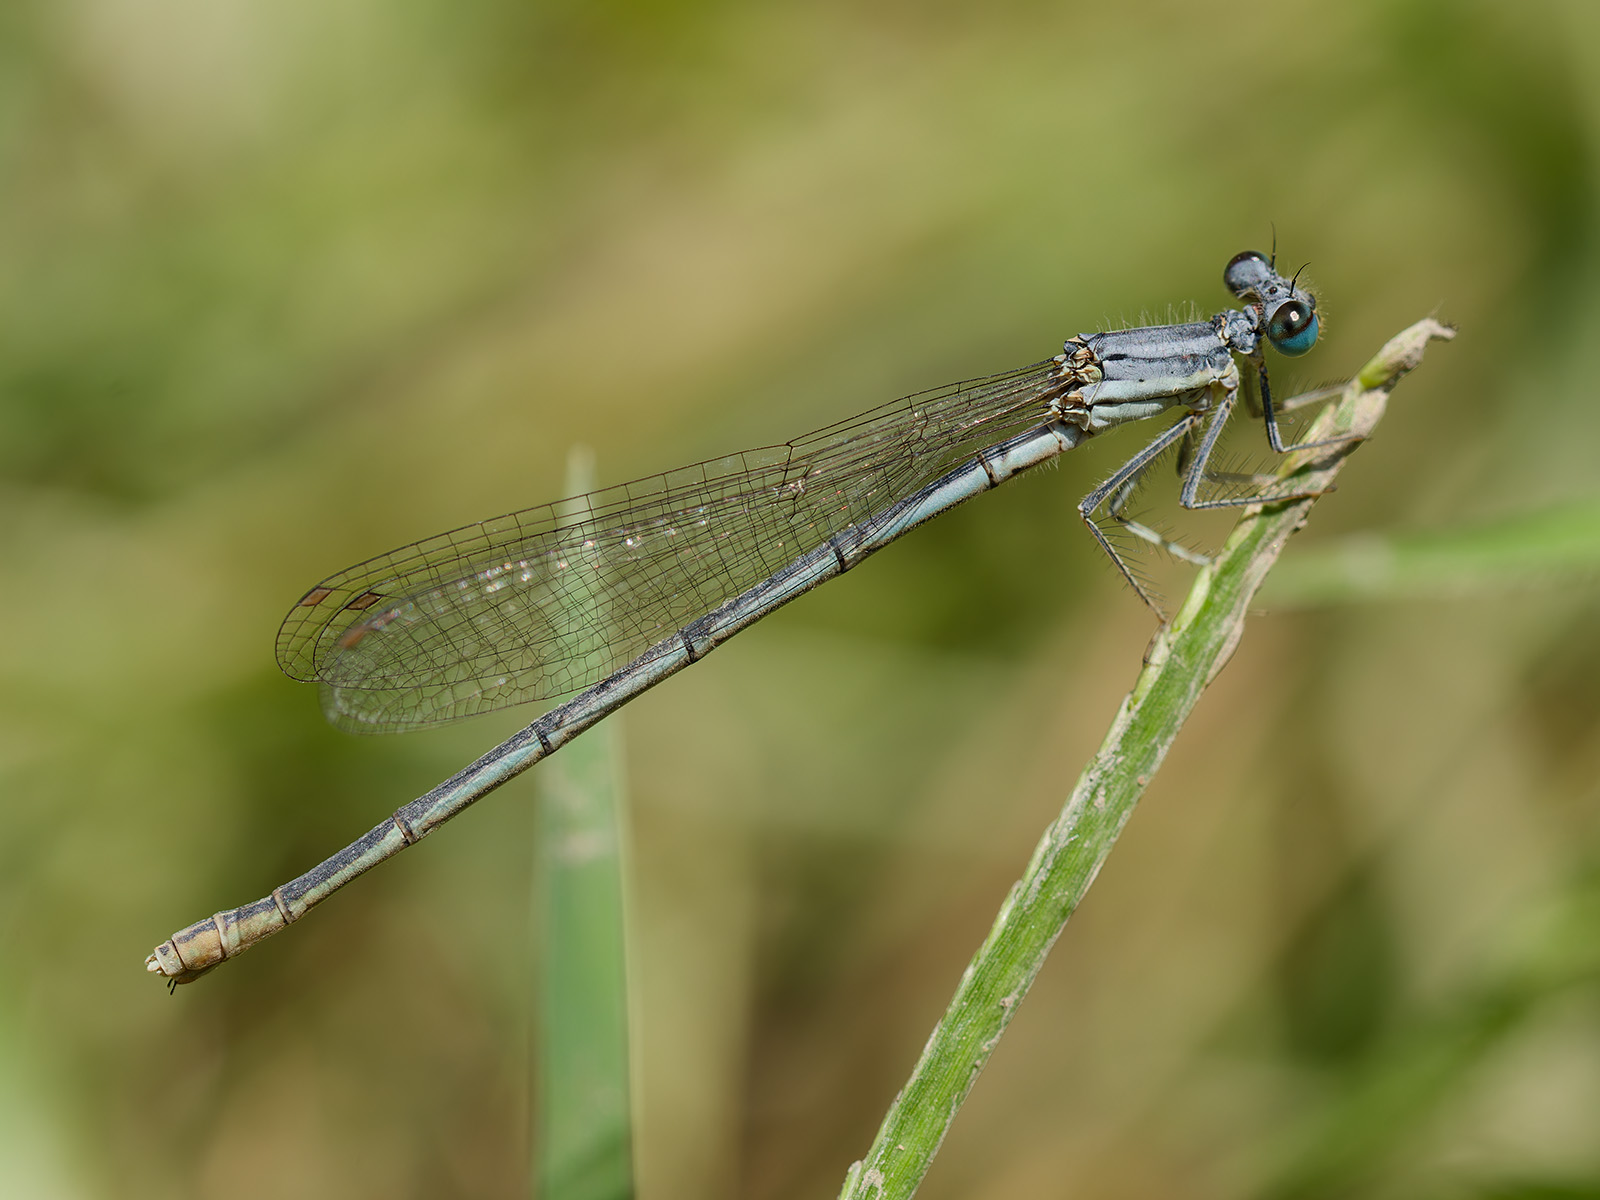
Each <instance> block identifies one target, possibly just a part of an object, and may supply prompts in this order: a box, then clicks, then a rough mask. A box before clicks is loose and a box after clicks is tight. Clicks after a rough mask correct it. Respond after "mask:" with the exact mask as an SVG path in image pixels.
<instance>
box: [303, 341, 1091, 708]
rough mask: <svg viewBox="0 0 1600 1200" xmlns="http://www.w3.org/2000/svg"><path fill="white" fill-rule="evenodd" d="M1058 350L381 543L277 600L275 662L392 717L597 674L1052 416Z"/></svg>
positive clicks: (486, 703) (514, 698) (585, 680)
mask: <svg viewBox="0 0 1600 1200" xmlns="http://www.w3.org/2000/svg"><path fill="white" fill-rule="evenodd" d="M1062 382H1063V381H1062V379H1061V376H1060V373H1059V367H1058V364H1057V363H1056V362H1055V361H1054V360H1046V361H1044V362H1041V363H1036V364H1034V365H1032V366H1029V367H1023V368H1021V369H1019V370H1015V371H1010V372H1007V373H1005V374H1003V375H994V376H990V377H987V378H984V379H976V380H970V381H967V382H965V383H958V384H951V385H948V386H946V387H943V388H938V389H936V390H934V391H930V392H923V393H920V394H917V395H914V396H907V397H905V398H904V399H901V400H896V401H893V402H892V403H890V404H886V405H884V406H882V407H881V408H878V409H874V410H872V411H871V412H868V413H864V414H862V415H861V416H859V417H853V418H851V419H849V420H847V421H843V422H841V423H839V424H837V425H833V426H829V427H828V428H826V429H821V430H818V431H817V432H815V433H812V434H808V435H806V436H805V437H802V438H797V439H796V440H795V441H792V442H789V443H787V444H785V445H782V446H769V447H764V448H761V449H756V450H747V451H745V452H744V453H742V454H735V455H732V456H730V457H728V458H721V459H714V460H712V461H710V462H704V463H700V464H698V465H696V466H691V467H683V468H681V469H679V470H676V471H672V472H669V473H667V474H665V475H655V476H650V477H648V478H645V479H640V480H635V481H634V482H632V483H625V484H621V485H618V486H616V487H610V488H605V489H603V490H601V491H597V492H591V493H590V494H589V495H587V496H579V497H576V498H575V499H572V500H566V501H561V502H559V503H556V504H551V505H545V506H543V507H539V508H530V509H525V510H523V511H521V512H515V513H509V514H507V515H505V516H501V517H495V518H492V519H491V520H487V521H480V522H478V523H477V524H474V525H466V526H463V527H462V528H460V529H455V530H451V531H450V532H449V533H442V534H439V535H437V536H435V537H431V538H427V539H425V540H423V541H420V542H415V543H413V544H412V545H409V546H404V547H401V548H400V549H398V550H392V551H390V552H389V553H388V554H383V555H379V556H378V557H377V558H373V559H369V560H368V561H366V562H364V563H359V564H357V565H356V566H354V567H351V568H349V569H348V570H345V571H341V572H340V573H339V574H337V575H333V576H331V577H329V578H328V579H325V580H323V581H322V582H321V583H319V584H318V585H317V586H316V587H314V588H312V589H311V590H310V591H309V592H307V593H306V594H305V596H304V597H303V598H302V599H301V600H300V601H299V603H297V604H296V605H295V606H294V608H292V609H290V610H289V614H288V616H287V617H285V618H284V622H283V626H282V628H281V629H280V630H279V632H278V662H279V665H280V666H282V668H283V669H284V671H285V672H287V673H288V674H289V675H291V676H293V677H294V678H296V679H304V680H318V681H320V682H321V683H322V684H323V685H324V688H323V699H324V708H325V710H326V712H327V714H328V718H329V720H331V721H333V722H334V723H335V724H336V725H340V726H342V727H344V728H347V729H351V730H355V731H360V732H371V733H378V732H389V731H395V730H401V729H410V728H420V727H422V726H427V725H437V724H442V723H444V722H447V721H454V720H457V719H459V718H461V717H468V716H473V715H475V714H478V713H482V712H488V711H490V710H492V709H497V708H504V707H507V706H509V705H513V704H522V703H524V702H527V701H531V700H545V699H550V698H552V697H556V696H562V695H565V694H568V693H571V692H574V691H577V690H579V689H581V688H584V687H587V686H588V685H590V684H592V683H595V682H597V681H598V680H600V679H603V678H604V677H605V676H606V675H608V674H610V673H611V672H612V671H614V670H616V669H617V668H618V667H620V666H622V665H624V664H625V663H627V662H629V661H630V660H632V659H633V658H636V657H637V656H638V655H639V654H640V653H641V652H643V651H644V650H645V649H646V648H647V647H649V646H650V645H652V644H653V643H655V642H657V641H659V640H660V639H661V638H663V637H665V636H667V635H668V634H670V633H671V632H672V631H673V630H674V629H678V628H681V627H682V626H684V625H686V624H688V623H689V622H690V621H692V620H694V619H695V618H697V617H700V616H703V615H704V614H706V613H708V612H710V611H711V610H712V609H714V608H716V607H717V606H718V605H720V604H721V603H723V602H724V601H726V600H728V599H730V598H732V597H734V596H737V595H739V594H740V593H741V592H744V591H746V590H747V589H749V588H751V587H753V586H754V585H755V584H757V583H759V582H761V581H762V580H763V579H766V578H767V577H769V576H771V575H772V574H774V573H775V572H777V571H778V570H779V569H780V568H781V567H783V566H784V565H785V564H787V563H789V562H790V561H792V560H793V559H794V558H795V557H796V556H798V555H801V554H804V553H806V552H808V551H810V550H813V549H815V548H816V547H818V546H820V545H821V544H822V543H823V542H825V541H827V539H828V538H830V537H832V536H833V535H834V534H836V533H838V532H840V531H841V530H843V529H845V528H847V527H848V526H850V525H853V524H856V523H858V522H861V521H864V520H866V519H867V518H869V517H870V516H872V515H873V514H874V513H876V512H879V511H881V510H882V509H884V508H885V507H887V506H888V505H890V504H892V503H893V502H894V501H895V500H897V499H899V498H901V497H903V496H906V495H909V494H911V493H912V492H915V491H916V490H917V489H918V488H920V487H922V486H924V485H925V484H927V483H929V482H931V481H932V480H934V479H937V478H938V477H939V476H940V475H941V474H943V473H944V472H945V471H947V470H949V469H950V468H951V467H953V466H955V465H956V464H957V463H959V462H961V461H962V460H964V459H966V458H969V457H971V456H972V455H973V454H974V453H976V452H977V451H978V450H980V449H982V448H983V447H984V446H987V445H989V444H991V443H994V442H997V441H1001V440H1003V439H1004V438H1007V437H1010V436H1012V435H1013V434H1016V433H1020V432H1022V431H1024V430H1026V429H1028V428H1029V427H1031V426H1033V425H1037V424H1039V423H1040V422H1042V421H1045V420H1048V419H1049V401H1050V399H1051V397H1052V396H1054V395H1055V394H1057V393H1058V392H1059V391H1060V390H1061V386H1062Z"/></svg>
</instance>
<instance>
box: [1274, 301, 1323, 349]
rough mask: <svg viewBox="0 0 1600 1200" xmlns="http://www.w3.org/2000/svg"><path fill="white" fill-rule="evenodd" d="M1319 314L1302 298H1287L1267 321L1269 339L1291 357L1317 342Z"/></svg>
mask: <svg viewBox="0 0 1600 1200" xmlns="http://www.w3.org/2000/svg"><path fill="white" fill-rule="evenodd" d="M1317 333H1318V328H1317V314H1316V311H1315V310H1314V309H1313V308H1312V307H1311V306H1310V305H1309V304H1306V303H1304V302H1302V301H1300V300H1285V301H1284V302H1283V303H1282V304H1280V305H1278V307H1277V308H1276V309H1274V310H1273V312H1272V316H1271V317H1270V318H1269V319H1268V321H1267V340H1268V341H1270V342H1271V343H1272V344H1273V345H1274V346H1276V347H1277V348H1278V353H1279V354H1286V355H1288V356H1289V357H1290V358H1294V357H1295V356H1297V355H1300V354H1304V353H1305V352H1306V351H1307V350H1310V349H1311V347H1313V346H1315V345H1316V344H1317Z"/></svg>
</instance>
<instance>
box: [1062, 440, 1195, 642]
mask: <svg viewBox="0 0 1600 1200" xmlns="http://www.w3.org/2000/svg"><path fill="white" fill-rule="evenodd" d="M1196 420H1197V418H1196V417H1195V416H1193V415H1192V414H1191V415H1188V416H1185V417H1184V418H1183V419H1182V420H1180V421H1179V422H1178V423H1177V424H1175V425H1173V426H1172V427H1171V428H1170V429H1167V430H1165V431H1164V432H1163V433H1161V434H1160V435H1159V436H1158V437H1156V438H1155V439H1154V440H1153V441H1151V442H1150V443H1149V444H1148V445H1146V446H1145V447H1144V448H1143V449H1141V450H1140V451H1139V452H1138V453H1137V454H1135V455H1134V456H1133V457H1132V458H1130V459H1129V460H1128V461H1127V462H1125V463H1123V464H1122V465H1121V466H1120V467H1118V468H1117V469H1116V470H1115V471H1113V472H1112V473H1111V477H1110V478H1109V479H1107V480H1106V481H1105V482H1104V483H1102V484H1101V485H1100V486H1099V487H1097V488H1095V490H1094V491H1092V492H1090V493H1089V494H1088V495H1087V496H1085V497H1084V498H1083V499H1082V501H1080V502H1079V504H1078V515H1079V516H1080V517H1082V518H1083V523H1084V524H1085V525H1087V526H1088V527H1089V532H1090V533H1092V534H1094V540H1095V541H1097V542H1099V543H1100V549H1102V550H1104V551H1105V552H1106V555H1107V556H1108V557H1109V558H1110V559H1111V561H1112V562H1113V563H1114V564H1115V565H1116V568H1117V571H1118V572H1119V573H1120V574H1121V575H1122V577H1123V578H1124V579H1126V580H1127V581H1128V586H1129V587H1131V588H1132V589H1133V590H1134V592H1135V593H1136V594H1137V595H1138V597H1139V599H1141V600H1143V601H1144V602H1145V604H1146V605H1147V606H1148V607H1149V608H1150V610H1151V611H1152V612H1154V613H1155V614H1156V616H1157V617H1159V618H1161V620H1162V621H1163V622H1164V621H1165V620H1166V616H1165V614H1164V613H1162V611H1161V606H1160V605H1159V604H1157V603H1156V601H1155V598H1154V597H1153V596H1152V595H1151V594H1150V590H1149V589H1148V588H1147V587H1146V586H1145V585H1144V584H1143V583H1142V582H1140V580H1139V579H1138V578H1137V577H1136V576H1135V575H1134V572H1133V569H1132V568H1131V567H1130V566H1129V565H1128V562H1127V560H1126V559H1125V558H1123V556H1122V555H1121V554H1120V553H1118V552H1117V549H1116V547H1114V546H1113V545H1112V544H1111V539H1110V538H1108V537H1106V534H1105V531H1104V530H1103V529H1101V528H1100V524H1099V522H1097V521H1096V520H1095V519H1094V514H1095V512H1096V510H1098V509H1099V508H1100V506H1101V505H1102V504H1104V505H1105V506H1106V515H1107V516H1109V517H1110V518H1111V519H1112V520H1114V521H1116V522H1117V523H1118V524H1119V525H1121V526H1122V527H1123V528H1124V529H1126V530H1127V531H1128V532H1130V533H1132V534H1134V535H1135V536H1137V537H1139V538H1142V539H1144V540H1145V541H1147V542H1150V543H1152V544H1153V545H1157V546H1160V547H1162V548H1163V549H1165V550H1166V551H1167V552H1168V553H1170V554H1174V555H1176V556H1177V557H1179V558H1182V559H1184V560H1186V561H1188V562H1193V563H1197V564H1199V565H1201V566H1204V565H1205V564H1206V563H1207V562H1209V561H1210V560H1209V559H1207V558H1205V557H1203V556H1200V555H1197V554H1195V552H1194V551H1193V550H1190V549H1188V548H1187V547H1185V546H1180V545H1178V544H1177V543H1176V542H1172V541H1169V540H1168V539H1167V538H1164V537H1162V536H1161V535H1160V534H1159V533H1157V532H1156V531H1155V530H1153V529H1151V528H1149V527H1148V526H1146V525H1142V524H1140V523H1139V522H1137V521H1134V520H1131V519H1130V518H1128V517H1125V516H1123V515H1122V509H1123V507H1124V506H1125V505H1126V504H1127V503H1128V501H1129V500H1130V499H1132V497H1133V493H1134V491H1135V489H1136V488H1137V487H1138V485H1139V480H1140V479H1141V478H1142V477H1143V475H1144V473H1145V472H1146V471H1148V470H1149V469H1150V467H1151V464H1153V463H1154V462H1155V461H1156V460H1157V459H1158V458H1160V457H1161V455H1162V454H1163V453H1165V452H1166V451H1167V450H1168V449H1170V448H1171V447H1172V445H1173V444H1174V443H1175V442H1178V441H1179V440H1181V439H1182V438H1184V437H1186V436H1187V435H1188V433H1189V431H1190V430H1191V429H1192V428H1193V426H1194V424H1195V421H1196Z"/></svg>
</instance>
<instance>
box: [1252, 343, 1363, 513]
mask: <svg viewBox="0 0 1600 1200" xmlns="http://www.w3.org/2000/svg"><path fill="white" fill-rule="evenodd" d="M1250 363H1251V365H1252V366H1253V367H1255V369H1256V382H1257V383H1258V384H1259V385H1260V387H1261V415H1262V417H1263V418H1264V419H1265V421H1266V426H1267V444H1268V445H1270V446H1271V447H1272V448H1273V450H1275V451H1276V452H1277V453H1279V454H1288V453H1289V452H1290V451H1291V450H1320V449H1321V448H1323V447H1324V446H1344V445H1349V444H1350V443H1351V442H1358V441H1360V440H1361V439H1360V438H1355V437H1336V438H1327V439H1325V440H1323V441H1320V442H1302V443H1300V444H1299V445H1296V446H1285V445H1284V444H1283V436H1282V434H1280V433H1279V431H1278V413H1277V412H1275V411H1274V410H1273V407H1272V386H1271V385H1270V384H1269V383H1268V382H1267V360H1266V358H1265V357H1264V356H1263V355H1262V353H1261V352H1260V351H1259V350H1257V351H1256V353H1255V354H1254V355H1252V356H1251V358H1250ZM1322 390H1323V391H1327V390H1328V389H1322ZM1327 398H1328V397H1326V396H1318V395H1317V393H1316V392H1307V393H1306V394H1305V395H1303V396H1296V397H1294V398H1293V399H1292V400H1290V401H1289V402H1288V403H1287V404H1285V405H1284V406H1283V408H1282V409H1281V411H1283V412H1288V411H1289V406H1290V405H1293V406H1294V407H1295V408H1301V407H1304V406H1305V405H1307V404H1314V403H1316V401H1317V400H1318V399H1327ZM1247 503H1248V502H1247Z"/></svg>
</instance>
